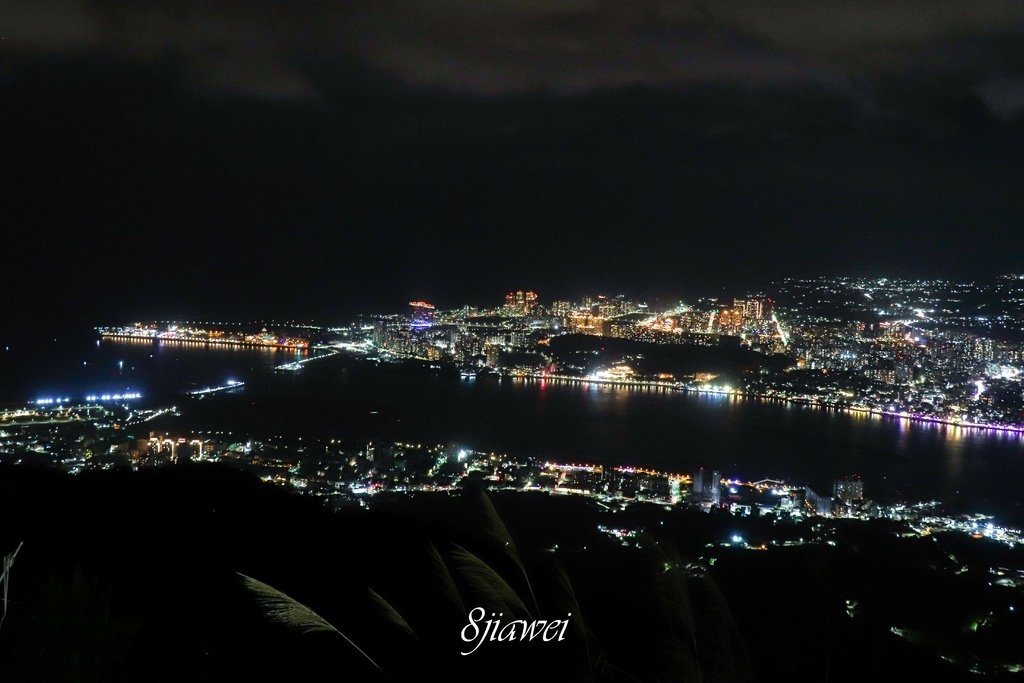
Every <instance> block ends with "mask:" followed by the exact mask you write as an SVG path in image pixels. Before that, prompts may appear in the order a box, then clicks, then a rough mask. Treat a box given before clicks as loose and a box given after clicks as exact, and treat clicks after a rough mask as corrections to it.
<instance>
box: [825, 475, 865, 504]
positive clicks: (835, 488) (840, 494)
mask: <svg viewBox="0 0 1024 683" xmlns="http://www.w3.org/2000/svg"><path fill="white" fill-rule="evenodd" d="M832 497H833V498H835V500H836V501H837V502H839V503H842V504H844V505H853V504H854V503H859V502H860V501H862V500H864V481H863V480H862V479H861V478H860V476H858V475H856V474H854V475H851V476H849V477H846V478H845V479H836V480H835V482H833V484H832Z"/></svg>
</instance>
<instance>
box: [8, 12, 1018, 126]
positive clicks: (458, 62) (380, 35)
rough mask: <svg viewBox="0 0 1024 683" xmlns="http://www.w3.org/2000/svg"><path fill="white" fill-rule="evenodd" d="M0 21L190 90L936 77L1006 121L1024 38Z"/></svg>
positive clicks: (814, 30) (1008, 30)
mask: <svg viewBox="0 0 1024 683" xmlns="http://www.w3.org/2000/svg"><path fill="white" fill-rule="evenodd" d="M0 25H3V26H4V32H5V38H4V41H5V46H6V49H7V50H8V51H9V52H10V53H12V54H17V55H26V54H28V55H33V54H34V55H39V54H52V53H55V52H67V51H74V50H104V51H108V52H112V53H114V54H118V55H121V56H123V57H124V58H128V59H156V58H167V57H172V58H175V59H180V60H181V61H183V62H184V63H185V64H186V65H187V66H188V68H189V70H190V73H191V74H192V79H193V84H194V85H195V86H197V87H199V88H200V89H208V90H213V91H218V92H229V93H230V92H234V93H239V94H248V95H253V96H257V97H268V98H308V97H313V96H316V95H317V94H319V93H320V89H321V88H322V87H323V86H324V83H327V84H331V83H332V79H331V74H332V73H333V74H348V73H350V72H351V71H352V70H353V69H365V70H369V71H372V72H374V73H377V74H379V75H380V77H381V78H382V79H384V80H387V81H389V82H392V83H398V84H405V85H408V86H418V87H429V88H439V89H443V90H448V91H458V92H469V93H478V94H501V93H524V92H527V93H528V92H548V93H554V94H569V93H585V92H590V91H593V90H604V89H613V88H618V87H624V86H634V85H640V86H647V87H662V88H666V87H667V88H678V87H686V86H689V85H693V84H708V83H711V84H730V85H739V86H744V87H755V88H760V87H794V86H800V85H809V86H815V87H824V88H828V89H830V90H832V91H835V92H837V93H839V94H843V95H845V96H847V97H851V98H853V99H855V100H857V101H859V102H860V103H861V104H862V105H863V106H866V107H870V105H871V103H872V98H873V97H874V92H873V87H874V85H875V83H876V82H877V81H878V80H880V79H885V78H888V79H893V78H896V79H899V78H910V79H920V78H934V79H943V80H945V81H946V82H951V81H953V80H955V81H956V82H958V83H962V87H963V88H964V89H965V91H974V92H977V93H979V94H980V95H981V97H982V99H983V100H984V101H985V102H986V103H988V104H990V106H991V107H992V108H993V109H992V110H993V112H994V113H995V114H997V115H998V116H1002V117H1005V116H1006V115H1008V114H1012V113H1014V112H1016V111H1017V109H1018V107H1017V106H1016V105H1015V104H1014V102H1016V99H1015V98H1016V96H1015V95H1014V94H1013V93H1014V89H1013V87H1010V86H1009V85H1008V84H1009V83H1011V82H1013V81H1014V79H1018V80H1019V79H1020V78H1024V71H1022V69H1021V66H1022V65H1021V64H1020V60H1021V58H1022V54H1021V53H1022V51H1024V48H1020V47H1019V44H1018V47H1017V48H1016V49H1011V50H1009V51H1006V50H1002V51H1001V50H996V49H994V45H995V44H997V43H1002V44H1006V43H1010V44H1012V43H1014V42H1017V43H1020V42H1021V41H1019V39H1020V38H1022V37H1024V3H1021V2H1019V0H990V1H987V2H983V3H964V2H962V1H960V0H903V1H900V2H893V1H882V0H867V1H862V2H842V1H839V0H797V1H794V2H786V3H768V2H764V1H762V0H722V1H719V2H689V1H685V0H641V1H639V2H623V1H621V0H551V1H540V0H487V1H481V0H402V1H395V0H330V1H329V0H313V1H312V2H306V3H298V4H296V3H278V2H266V1H259V0H257V1H254V2H227V1H223V2H213V1H210V0H154V1H150V2H130V3H126V2H119V1H116V0H6V2H4V3H2V5H0ZM954 77H955V78H954ZM324 78H326V81H322V82H320V85H319V86H318V85H317V82H318V79H324ZM342 80H343V79H342ZM333 84H334V85H335V86H337V87H343V86H342V85H340V84H339V83H338V82H337V81H333Z"/></svg>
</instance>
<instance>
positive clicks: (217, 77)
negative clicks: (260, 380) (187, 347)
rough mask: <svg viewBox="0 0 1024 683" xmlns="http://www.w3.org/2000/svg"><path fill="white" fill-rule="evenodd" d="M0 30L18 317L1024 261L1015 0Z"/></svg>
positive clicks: (377, 6)
mask: <svg viewBox="0 0 1024 683" xmlns="http://www.w3.org/2000/svg"><path fill="white" fill-rule="evenodd" d="M0 34H2V43H0V103H2V110H3V114H2V120H3V122H4V125H3V128H4V135H3V161H4V167H5V169H6V171H7V172H6V173H5V174H4V176H5V178H6V179H5V180H4V181H3V187H4V197H5V200H4V202H3V225H4V230H3V235H4V240H5V246H4V250H3V255H4V268H5V270H7V271H8V274H10V275H13V277H5V278H4V279H5V281H6V282H7V283H8V284H7V286H6V287H5V293H6V294H7V295H8V296H7V297H5V298H6V299H7V300H8V304H7V312H6V314H5V316H4V319H5V320H6V321H7V322H10V321H12V320H15V321H16V320H18V319H19V318H21V317H25V318H28V317H29V316H35V317H38V318H46V319H50V320H56V321H71V322H76V323H85V324H88V325H92V324H98V323H102V322H106V321H111V322H113V321H120V320H125V319H131V318H136V317H141V318H164V317H178V318H197V317H203V318H214V319H216V318H218V317H235V318H245V317H265V316H276V317H313V316H316V317H320V318H325V319H328V320H335V319H340V318H342V317H343V316H344V315H346V314H348V313H350V312H352V311H355V310H363V311H374V310H400V309H401V308H402V307H403V305H404V303H405V302H407V301H409V300H410V299H412V298H417V299H419V298H426V299H429V300H433V301H435V302H436V303H438V304H439V305H441V306H447V305H457V304H461V303H466V302H468V303H477V304H486V303H496V302H498V301H499V300H500V299H501V297H502V296H503V293H504V292H505V291H506V290H508V289H514V288H532V289H536V290H537V291H538V292H540V294H541V297H542V299H544V300H551V298H553V297H556V296H557V297H567V296H576V295H580V294H583V293H587V292H605V293H611V294H614V293H618V292H625V293H632V294H637V295H640V296H646V297H654V296H674V295H679V294H691V293H701V292H705V291H717V290H720V289H721V288H722V287H725V288H726V290H722V291H726V292H728V293H729V294H732V293H742V292H741V291H740V292H738V291H737V290H738V289H742V288H744V287H756V286H758V285H764V284H766V283H767V281H769V280H771V279H773V278H781V277H784V276H786V275H814V274H850V275H859V274H878V275H902V274H906V275H933V276H943V277H955V278H961V277H962V278H974V277H988V276H992V275H994V274H997V273H1000V272H1007V271H1024V259H1022V257H1021V256H1022V253H1024V252H1022V250H1024V191H1022V187H1024V173H1022V171H1024V3H1022V2H1020V0H1006V1H1002V0H991V1H986V2H981V3H977V2H975V3H970V2H963V1H962V0H921V1H912V2H899V3H898V2H893V1H892V0H879V1H874V0H871V1H865V2H847V1H844V2H839V1H838V0H798V1H795V2H787V3H769V2H765V1H764V0H735V1H732V2H705V3H696V2H672V1H666V2H627V1H626V0H612V1H608V2H601V1H583V0H550V1H546V2H540V1H537V0H498V1H489V0H458V1H448V0H406V1H403V2H390V1H388V0H372V1H364V0H344V1H342V0H336V1H327V0H323V1H319V2H316V1H314V2H307V3H281V2H269V1H259V0H251V1H247V2H220V1H213V0H192V1H190V0H150V1H147V2H119V1H118V0H92V1H87V0H59V1H46V0H3V2H0ZM11 301H13V305H12V304H11Z"/></svg>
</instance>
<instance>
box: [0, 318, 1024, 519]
mask: <svg viewBox="0 0 1024 683" xmlns="http://www.w3.org/2000/svg"><path fill="white" fill-rule="evenodd" d="M295 357H296V354H295V352H286V351H278V350H260V349H242V348H231V347H228V348H207V347H203V346H189V345H184V344H180V343H173V342H169V343H152V342H122V341H116V342H115V341H104V342H102V343H100V344H97V343H96V338H95V337H94V336H89V335H82V336H81V337H69V338H60V337H58V338H57V340H56V341H52V339H50V338H48V339H47V340H36V341H35V342H34V343H32V344H30V345H26V346H23V347H21V348H17V347H15V348H12V349H11V350H10V351H6V350H4V351H3V352H2V360H0V400H3V401H4V402H19V401H20V402H24V401H26V400H31V399H35V398H37V397H42V396H55V395H62V396H70V397H72V398H75V397H81V396H83V395H85V394H88V393H100V392H115V391H125V390H133V391H141V392H142V393H143V394H144V395H145V399H144V400H145V401H149V402H151V403H154V404H164V403H167V402H168V401H171V402H174V403H176V404H177V405H179V407H180V408H181V410H182V413H183V415H184V418H183V421H184V422H186V423H187V424H189V425H195V426H196V427H197V428H204V429H205V428H220V429H237V430H239V431H249V432H255V433H257V434H268V433H292V434H308V435H326V436H331V437H334V436H337V437H353V438H355V437H367V436H372V437H376V438H389V439H394V438H402V439H411V440H422V441H429V442H431V443H441V442H450V441H456V442H459V443H460V444H465V445H466V446H468V447H475V448H485V449H493V450H500V451H505V452H511V453H516V454H522V455H537V456H542V457H545V458H551V459H557V460H560V461H591V462H592V461H601V462H612V463H625V464H639V465H648V466H655V467H658V468H662V469H666V470H672V471H688V470H690V469H692V468H694V467H695V466H698V465H704V466H706V467H712V468H717V469H720V470H722V471H723V473H725V474H726V475H729V476H740V477H743V478H750V479H759V478H762V477H778V478H783V479H786V480H790V481H800V482H807V483H809V484H811V485H812V486H814V487H815V488H817V489H819V490H821V491H825V490H827V489H828V488H829V484H830V482H831V480H832V479H833V478H835V477H838V476H841V475H844V474H848V473H851V472H855V473H859V474H861V475H862V476H863V477H864V479H865V493H866V494H867V495H868V496H869V497H875V498H883V499H884V498H890V497H894V496H900V497H906V498H909V499H922V498H939V499H941V500H944V501H947V502H951V503H955V504H957V505H958V506H963V507H965V508H967V509H971V510H976V511H980V512H994V513H997V514H999V515H1000V518H1001V519H1002V520H1005V521H1007V522H1011V521H1012V522H1015V523H1018V520H1022V519H1024V514H1021V513H1022V511H1024V508H1022V506H1021V504H1020V501H1019V499H1020V498H1021V495H1020V491H1021V486H1022V485H1024V439H1022V438H1021V437H1020V436H1016V435H1012V434H1003V433H994V432H982V431H975V430H964V429H957V428H952V427H944V426H941V425H928V424H912V423H909V422H906V421H900V420H895V419H887V418H878V417H867V416H857V415H848V414H844V413H840V412H836V411H831V410H826V409H820V408H812V407H807V406H797V405H787V404H782V403H774V402H763V401H757V400H746V399H736V398H731V397H722V396H697V395H692V394H685V393H681V392H674V391H667V390H656V389H630V388H620V387H608V386H598V385H577V384H559V383H552V382H544V381H539V380H500V381H499V380H497V379H491V378H487V379H475V380H464V379H459V378H457V377H452V376H445V375H439V374H437V373H431V372H428V371H423V370H414V369H408V368H401V367H396V366H376V365H374V364H372V363H368V362H365V361H362V360H355V359H348V358H333V359H328V360H323V361H316V362H313V363H310V364H308V365H307V366H306V367H305V368H304V369H303V370H302V371H301V372H299V373H282V372H277V373H275V372H273V367H274V366H275V365H277V364H281V363H285V362H288V361H289V360H292V359H294V358H295ZM228 378H232V379H238V380H244V381H245V382H246V387H245V389H244V390H243V391H240V392H237V393H234V394H231V395H220V396H217V397H211V398H207V399H205V400H201V401H200V400H195V399H188V398H185V397H184V395H183V393H182V392H184V391H185V390H187V389H191V388H198V387H203V386H210V385H216V384H222V383H223V382H224V381H225V380H227V379H228Z"/></svg>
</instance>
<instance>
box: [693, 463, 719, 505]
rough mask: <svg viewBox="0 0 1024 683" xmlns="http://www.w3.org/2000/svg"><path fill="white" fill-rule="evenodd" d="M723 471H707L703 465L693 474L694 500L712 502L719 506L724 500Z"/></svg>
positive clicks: (699, 502)
mask: <svg viewBox="0 0 1024 683" xmlns="http://www.w3.org/2000/svg"><path fill="white" fill-rule="evenodd" d="M721 483H722V473H721V472H719V471H718V470H711V471H710V472H706V471H705V470H704V468H703V467H701V468H700V469H698V470H697V472H696V473H694V475H693V502H695V503H698V504H704V503H710V504H711V505H712V506H717V505H718V504H719V503H721V501H722V486H721Z"/></svg>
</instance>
